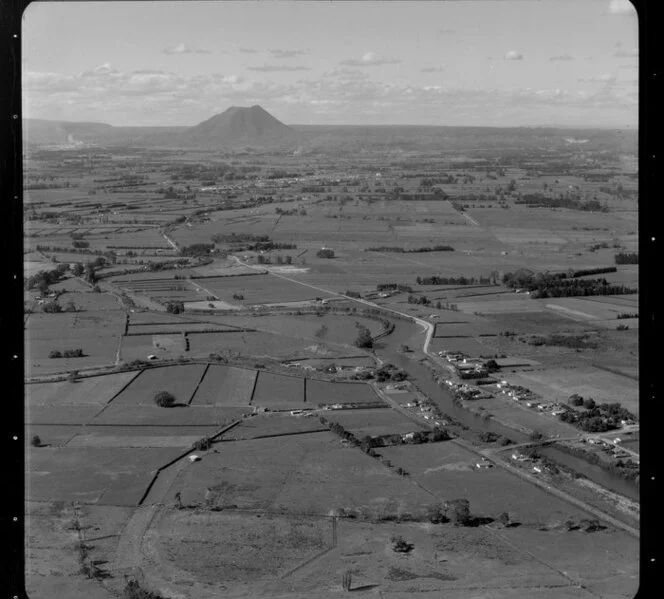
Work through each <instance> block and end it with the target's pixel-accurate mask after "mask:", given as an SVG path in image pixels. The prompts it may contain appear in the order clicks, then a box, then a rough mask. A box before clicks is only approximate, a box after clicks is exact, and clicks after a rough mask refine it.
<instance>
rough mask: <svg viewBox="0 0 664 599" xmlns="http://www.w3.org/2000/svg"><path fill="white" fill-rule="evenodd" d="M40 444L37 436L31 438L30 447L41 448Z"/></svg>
mask: <svg viewBox="0 0 664 599" xmlns="http://www.w3.org/2000/svg"><path fill="white" fill-rule="evenodd" d="M41 444H42V442H41V439H40V438H39V435H35V436H34V437H32V439H31V441H30V445H32V446H33V447H41Z"/></svg>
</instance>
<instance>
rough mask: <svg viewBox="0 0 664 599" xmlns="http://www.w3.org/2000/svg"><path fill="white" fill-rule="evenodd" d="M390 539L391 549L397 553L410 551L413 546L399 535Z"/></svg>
mask: <svg viewBox="0 0 664 599" xmlns="http://www.w3.org/2000/svg"><path fill="white" fill-rule="evenodd" d="M390 541H391V542H392V551H396V552H397V553H410V551H412V550H413V547H414V545H413V544H412V543H409V542H408V541H406V539H404V538H403V537H401V536H394V537H392V538H391V539H390Z"/></svg>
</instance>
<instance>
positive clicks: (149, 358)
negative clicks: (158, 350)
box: [148, 354, 159, 360]
mask: <svg viewBox="0 0 664 599" xmlns="http://www.w3.org/2000/svg"><path fill="white" fill-rule="evenodd" d="M158 359H159V358H158V357H157V356H155V355H154V354H150V355H149V356H148V360H158Z"/></svg>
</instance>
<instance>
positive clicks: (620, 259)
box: [615, 252, 639, 264]
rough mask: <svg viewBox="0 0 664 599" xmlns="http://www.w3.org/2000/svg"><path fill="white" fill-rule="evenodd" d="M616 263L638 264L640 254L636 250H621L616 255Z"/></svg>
mask: <svg viewBox="0 0 664 599" xmlns="http://www.w3.org/2000/svg"><path fill="white" fill-rule="evenodd" d="M615 261H616V264H638V263H639V254H638V253H636V252H619V253H617V254H616V255H615Z"/></svg>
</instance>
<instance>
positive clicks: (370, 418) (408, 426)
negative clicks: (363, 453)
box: [325, 408, 427, 438]
mask: <svg viewBox="0 0 664 599" xmlns="http://www.w3.org/2000/svg"><path fill="white" fill-rule="evenodd" d="M325 418H327V419H328V420H329V421H330V422H337V423H338V424H340V425H341V426H343V427H344V428H345V429H346V430H348V431H350V432H351V433H353V435H355V436H356V437H358V438H362V437H365V436H366V435H370V436H377V435H391V434H401V435H402V434H405V433H410V432H413V431H420V430H427V429H426V428H425V427H424V426H423V425H421V424H417V423H415V422H413V421H411V420H408V418H406V417H405V416H403V415H402V414H400V413H399V412H397V411H396V410H393V409H391V408H385V409H372V410H361V409H354V410H335V411H332V412H330V413H329V414H326V415H325Z"/></svg>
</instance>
